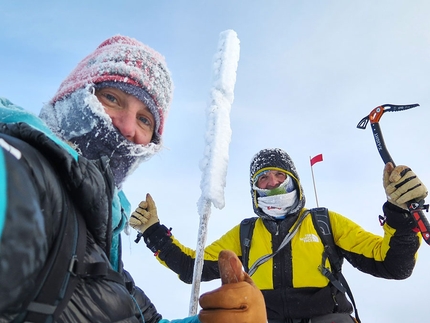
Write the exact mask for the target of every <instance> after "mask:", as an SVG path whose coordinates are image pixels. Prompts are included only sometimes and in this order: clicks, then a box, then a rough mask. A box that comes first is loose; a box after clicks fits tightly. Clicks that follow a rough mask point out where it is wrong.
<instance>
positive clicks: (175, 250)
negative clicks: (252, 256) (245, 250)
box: [143, 223, 241, 284]
mask: <svg viewBox="0 0 430 323" xmlns="http://www.w3.org/2000/svg"><path fill="white" fill-rule="evenodd" d="M143 238H144V239H145V242H146V245H147V247H148V248H149V249H150V250H151V251H152V252H154V254H155V255H156V256H157V259H158V261H160V263H162V264H163V265H165V266H166V267H168V268H170V269H171V270H173V271H174V272H175V273H177V274H178V276H179V279H181V280H182V281H183V282H185V283H188V284H191V283H192V280H193V271H194V260H195V257H196V252H195V250H193V249H190V248H187V247H185V246H184V245H182V244H181V243H180V242H179V241H178V240H177V239H175V237H174V236H173V235H172V234H171V232H170V230H168V229H167V228H166V227H165V226H164V225H160V224H159V223H156V224H154V225H152V226H151V227H149V228H148V229H147V230H146V231H145V232H144V234H143ZM224 249H228V250H232V251H233V252H235V253H236V254H237V255H239V256H240V252H241V250H240V244H239V226H236V227H234V228H233V229H231V230H230V231H229V232H227V233H226V234H225V235H223V236H222V237H221V238H220V239H218V240H217V241H215V242H213V243H212V244H210V245H209V246H207V247H206V248H205V252H204V256H203V259H204V260H203V261H204V263H203V271H202V278H201V279H202V281H209V280H213V279H217V278H219V270H218V255H219V253H220V251H221V250H224Z"/></svg>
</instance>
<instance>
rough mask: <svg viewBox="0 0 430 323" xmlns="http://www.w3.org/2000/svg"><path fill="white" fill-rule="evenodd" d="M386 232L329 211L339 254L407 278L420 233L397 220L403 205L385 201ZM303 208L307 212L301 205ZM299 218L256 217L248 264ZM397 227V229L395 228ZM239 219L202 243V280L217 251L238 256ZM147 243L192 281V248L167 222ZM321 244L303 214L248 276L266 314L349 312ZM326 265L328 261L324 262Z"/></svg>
mask: <svg viewBox="0 0 430 323" xmlns="http://www.w3.org/2000/svg"><path fill="white" fill-rule="evenodd" d="M383 209H384V214H385V216H386V218H387V223H385V224H384V226H383V229H384V236H383V237H381V236H378V235H375V234H372V233H370V232H367V231H365V230H364V229H363V228H361V227H360V226H359V225H357V224H356V223H354V222H353V221H351V220H349V219H347V218H345V217H344V216H342V215H340V214H338V213H335V212H332V211H329V218H330V222H331V226H332V230H333V238H334V241H335V243H336V245H337V246H338V247H339V249H340V251H341V253H342V255H343V256H344V257H345V258H346V259H347V260H348V261H349V262H350V263H351V264H352V265H353V266H354V267H356V268H357V269H359V270H361V271H363V272H365V273H368V274H371V275H373V276H376V277H382V278H387V279H405V278H407V277H409V276H410V275H411V273H412V270H413V268H414V265H415V258H416V252H417V250H418V247H419V244H420V239H419V237H418V235H417V234H416V233H415V232H413V231H412V230H411V228H410V226H405V225H403V224H402V225H401V226H400V225H398V223H396V222H399V221H398V219H399V218H400V217H401V216H402V213H403V211H402V210H401V209H400V208H397V207H396V206H394V205H392V204H390V203H385V204H384V208H383ZM301 212H305V209H302V211H301ZM296 220H297V217H295V218H286V219H284V220H276V221H275V220H269V219H262V218H259V219H257V221H256V223H255V228H254V232H253V237H252V243H251V246H250V251H249V267H251V266H252V264H253V263H254V262H255V261H256V260H257V259H258V258H259V257H261V256H264V255H267V254H271V253H272V252H274V251H276V250H277V248H278V247H279V245H280V244H281V242H282V240H283V239H284V237H285V235H286V234H287V233H288V231H289V230H290V228H291V227H292V226H293V225H294V222H295V221H296ZM390 223H391V224H392V226H393V227H400V228H401V229H397V230H396V229H394V228H393V227H392V226H390V225H389V224H390ZM239 230H240V225H237V226H235V227H234V228H232V229H231V230H230V231H228V232H227V233H226V234H224V235H223V236H222V237H221V238H220V239H218V240H216V241H215V242H213V243H212V244H210V245H209V246H207V247H206V248H205V253H204V267H203V273H202V281H209V280H213V279H217V278H219V271H218V263H217V259H218V254H219V252H220V251H221V250H224V249H228V250H232V251H234V252H235V253H236V254H237V255H238V256H239V257H240V258H241V256H242V248H241V245H240V235H239ZM144 237H145V241H146V243H147V245H148V247H149V248H150V249H151V250H152V251H153V252H156V254H157V259H158V260H159V261H160V262H161V263H162V264H163V265H165V266H167V267H168V268H170V269H171V270H173V271H174V272H176V273H177V274H178V275H179V278H180V279H181V280H182V281H184V282H186V283H191V282H192V277H193V268H194V259H195V251H194V250H192V249H190V248H187V247H185V246H183V245H182V244H181V243H180V242H179V241H178V240H177V239H175V238H174V236H172V235H171V233H170V232H169V231H168V230H167V229H166V227H165V226H163V225H160V224H155V225H153V226H151V227H150V228H149V229H148V230H147V232H145V235H144ZM322 253H323V244H322V242H321V241H320V238H319V236H318V233H317V231H316V229H315V227H314V225H313V222H312V218H311V215H310V214H309V215H308V216H306V217H305V219H304V220H303V222H302V224H301V226H300V227H299V230H298V232H297V234H295V236H294V237H293V238H292V240H291V242H290V243H288V245H286V246H285V247H284V248H283V249H282V251H281V252H279V253H278V254H277V255H276V256H275V257H274V258H272V259H270V260H269V261H267V262H265V263H263V264H262V265H261V266H260V267H258V269H257V271H256V272H255V273H254V274H253V276H252V279H253V280H254V282H255V284H256V285H257V286H258V287H259V288H260V289H261V290H262V292H263V294H264V297H265V302H266V308H267V314H268V318H269V319H272V320H273V319H277V320H283V319H286V318H311V317H314V316H319V315H324V314H328V313H332V312H340V313H351V312H352V306H351V304H350V303H349V302H348V300H347V298H346V297H345V295H344V294H342V293H340V292H339V291H337V290H336V289H335V288H334V287H333V286H332V285H331V284H330V282H329V280H328V279H327V278H326V277H325V276H324V275H323V274H322V273H321V272H320V270H319V269H318V266H319V265H321V261H322ZM326 265H327V266H329V264H328V262H327V263H326Z"/></svg>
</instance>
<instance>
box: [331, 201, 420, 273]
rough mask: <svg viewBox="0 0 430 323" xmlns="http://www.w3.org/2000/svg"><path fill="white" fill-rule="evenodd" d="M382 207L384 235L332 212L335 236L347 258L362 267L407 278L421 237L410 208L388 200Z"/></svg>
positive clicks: (366, 271)
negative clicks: (416, 229)
mask: <svg viewBox="0 0 430 323" xmlns="http://www.w3.org/2000/svg"><path fill="white" fill-rule="evenodd" d="M383 211H384V215H385V218H386V222H385V223H384V224H383V230H384V236H383V237H381V236H378V235H375V234H373V233H370V232H367V231H365V230H364V229H363V228H361V227H360V226H359V225H357V224H356V223H354V222H353V221H351V220H349V219H347V218H345V217H343V216H341V215H339V214H337V213H333V215H334V216H333V215H332V213H331V214H330V221H332V228H333V235H334V239H335V242H336V244H337V245H338V246H339V247H340V248H341V250H342V253H343V255H344V256H345V258H346V259H347V260H348V261H349V262H350V263H351V265H353V266H354V267H356V268H358V269H359V270H361V271H363V272H365V273H368V274H371V275H373V276H376V277H382V278H387V279H405V278H407V277H409V276H410V275H411V274H412V270H413V268H414V266H415V261H416V256H417V251H418V248H419V246H420V241H421V240H420V237H419V236H418V235H417V233H416V232H415V231H413V228H414V227H415V226H414V223H413V219H411V216H410V215H409V214H408V213H407V212H405V211H404V210H403V209H401V208H399V207H397V206H395V205H393V204H391V203H388V202H387V203H385V204H384V206H383ZM411 220H412V221H411Z"/></svg>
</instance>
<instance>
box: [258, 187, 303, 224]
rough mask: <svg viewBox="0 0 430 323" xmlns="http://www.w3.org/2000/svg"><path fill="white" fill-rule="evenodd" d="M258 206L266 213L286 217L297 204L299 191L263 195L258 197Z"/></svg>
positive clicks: (275, 216) (281, 217)
mask: <svg viewBox="0 0 430 323" xmlns="http://www.w3.org/2000/svg"><path fill="white" fill-rule="evenodd" d="M257 201H258V207H259V208H261V209H262V210H263V212H264V213H266V214H267V215H270V216H272V217H274V218H276V219H284V218H285V216H286V215H287V214H288V212H289V211H290V210H291V209H293V208H294V207H295V205H296V204H297V191H296V190H293V191H292V192H289V193H284V194H278V195H272V196H261V197H258V198H257Z"/></svg>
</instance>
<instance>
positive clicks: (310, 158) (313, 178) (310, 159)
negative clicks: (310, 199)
mask: <svg viewBox="0 0 430 323" xmlns="http://www.w3.org/2000/svg"><path fill="white" fill-rule="evenodd" d="M309 161H310V164H311V173H312V182H313V184H314V192H315V200H316V202H317V207H319V205H318V195H317V187H316V186H315V177H314V170H313V165H312V157H311V156H309Z"/></svg>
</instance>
